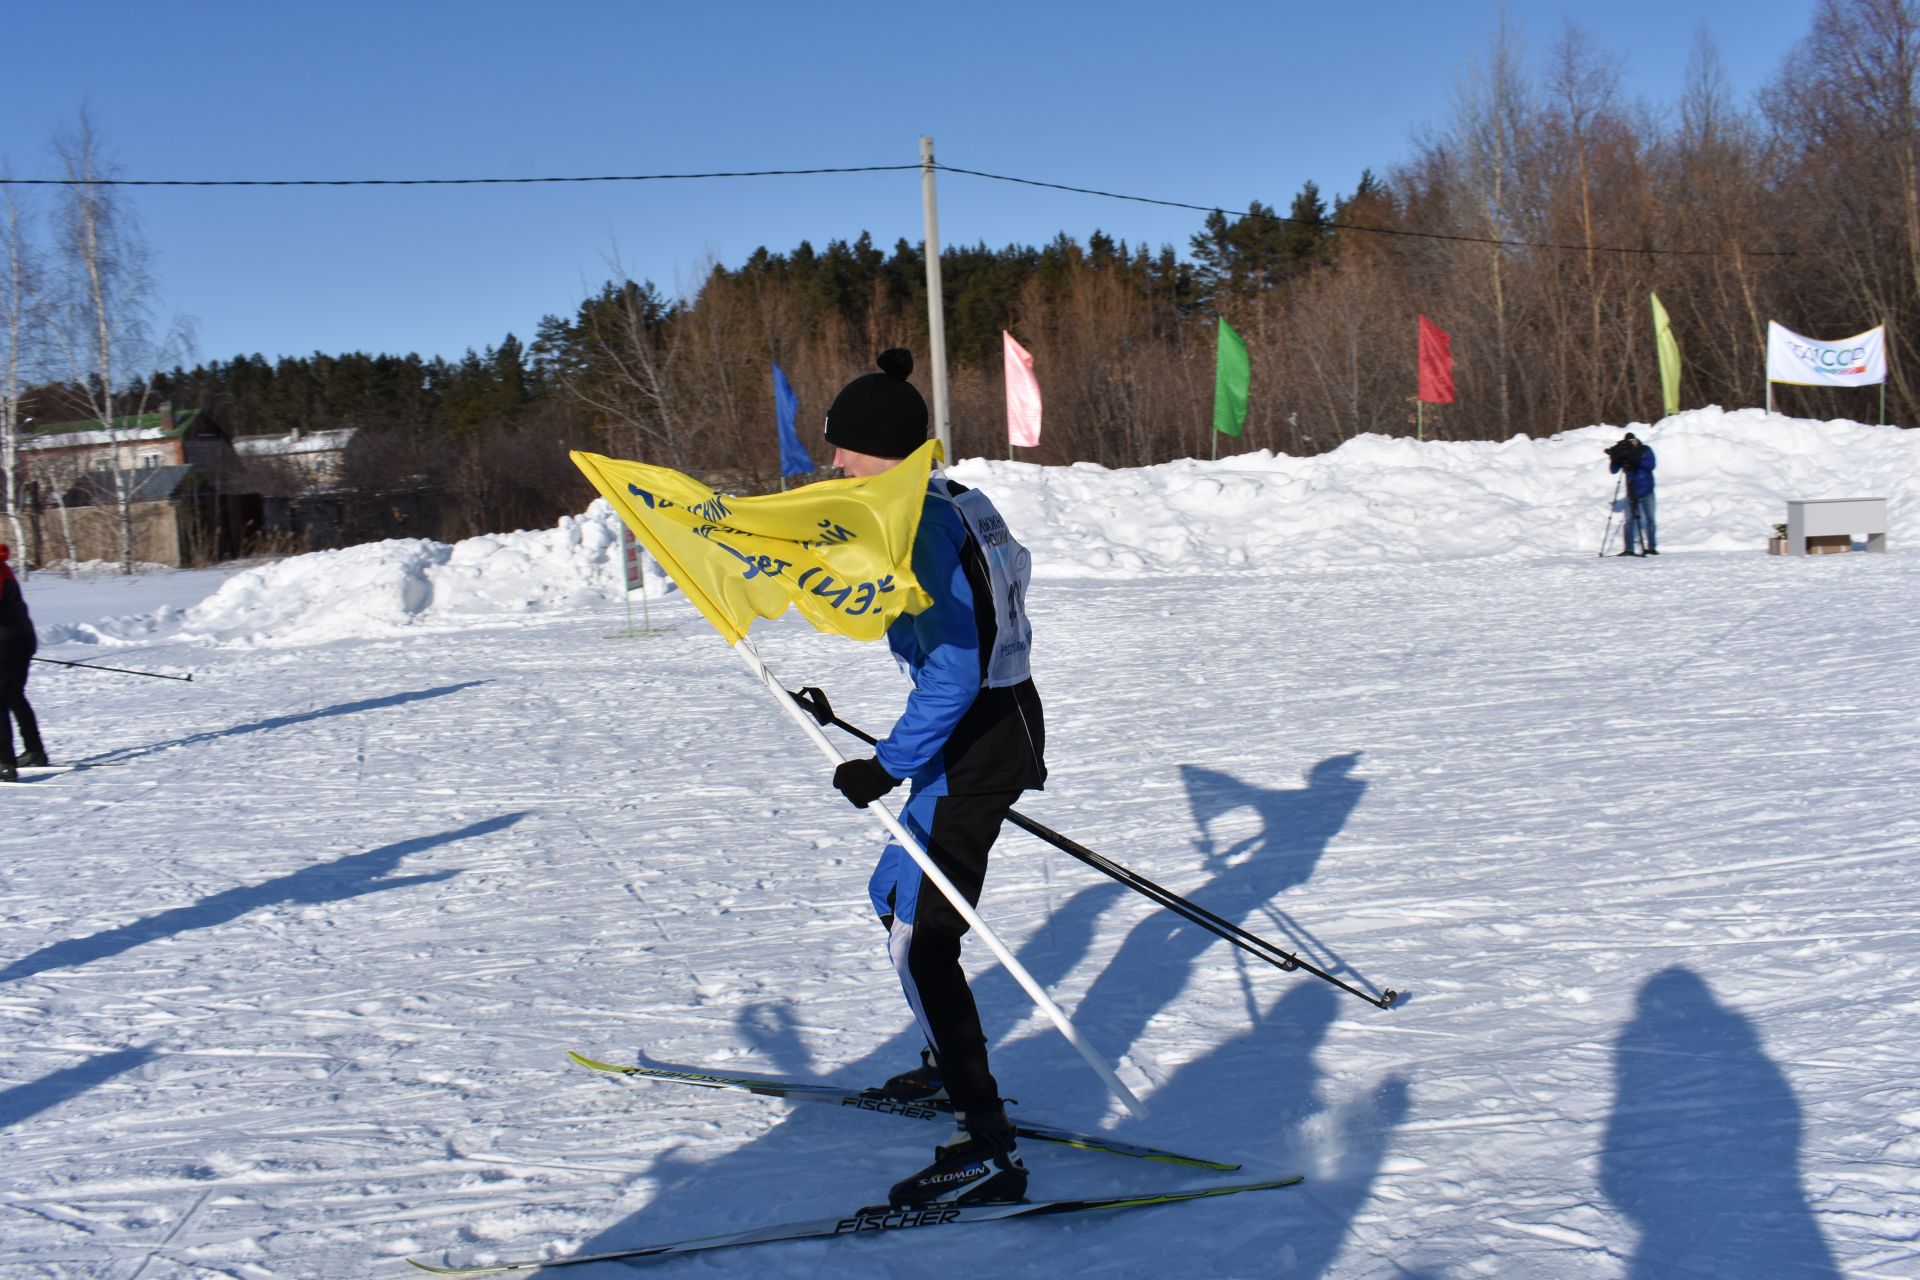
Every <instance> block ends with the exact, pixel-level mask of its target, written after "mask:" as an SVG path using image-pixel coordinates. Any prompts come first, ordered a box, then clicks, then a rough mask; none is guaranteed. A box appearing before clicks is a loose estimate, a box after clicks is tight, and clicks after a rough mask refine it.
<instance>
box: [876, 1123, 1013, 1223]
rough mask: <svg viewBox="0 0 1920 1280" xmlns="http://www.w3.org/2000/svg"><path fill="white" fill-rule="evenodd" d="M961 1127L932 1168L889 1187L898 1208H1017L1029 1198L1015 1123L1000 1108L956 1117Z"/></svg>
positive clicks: (936, 1151)
mask: <svg viewBox="0 0 1920 1280" xmlns="http://www.w3.org/2000/svg"><path fill="white" fill-rule="evenodd" d="M955 1119H956V1120H957V1121H958V1122H959V1128H958V1129H957V1130H956V1131H955V1133H954V1135H953V1138H952V1139H950V1140H949V1141H948V1143H947V1144H946V1145H945V1146H940V1147H935V1148H934V1151H933V1163H932V1164H930V1165H928V1166H927V1167H926V1168H924V1169H922V1170H921V1171H920V1172H918V1173H916V1174H914V1175H913V1176H912V1177H910V1178H903V1179H901V1180H900V1181H899V1182H896V1183H894V1184H893V1189H892V1190H891V1191H889V1192H888V1193H887V1199H888V1202H889V1203H891V1204H892V1205H894V1206H895V1207H896V1208H918V1207H920V1206H922V1205H930V1204H1018V1203H1020V1202H1021V1201H1023V1200H1025V1199H1026V1198H1027V1166H1026V1165H1024V1164H1022V1163H1021V1162H1020V1157H1019V1156H1018V1155H1016V1154H1015V1153H1014V1149H1013V1146H1014V1143H1013V1122H1012V1121H1010V1120H1008V1119H1007V1110H1006V1107H1005V1106H1004V1105H1003V1104H999V1103H996V1104H994V1105H993V1106H992V1108H990V1109H981V1110H978V1111H972V1112H957V1113H956V1114H955Z"/></svg>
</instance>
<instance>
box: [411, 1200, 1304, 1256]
mask: <svg viewBox="0 0 1920 1280" xmlns="http://www.w3.org/2000/svg"><path fill="white" fill-rule="evenodd" d="M1299 1181H1300V1179H1299V1178H1298V1177H1291V1178H1271V1179H1268V1180H1266V1181H1264V1182H1241V1183H1235V1184H1232V1185H1229V1186H1218V1187H1190V1188H1187V1189H1185V1190H1180V1191H1160V1192H1151V1193H1146V1194H1139V1193H1136V1194H1133V1195H1126V1196H1105V1197H1100V1198H1096V1199H1086V1200H1035V1201H1031V1202H1028V1203H1024V1204H983V1205H929V1206H927V1207H925V1208H919V1209H896V1208H893V1207H891V1206H887V1205H880V1206H876V1207H873V1208H867V1209H860V1210H858V1211H856V1212H854V1213H851V1214H848V1215H846V1216H845V1217H839V1218H817V1219H813V1220H811V1221H807V1222H787V1223H782V1224H780V1225H778V1226H771V1227H757V1228H751V1229H749V1230H746V1231H731V1232H726V1233H723V1234H721V1235H713V1236H701V1237H699V1238H698V1239H693V1240H676V1241H673V1242H671V1243H668V1244H654V1245H638V1246H635V1247H632V1248H626V1249H611V1250H608V1251H606V1252H602V1253H591V1254H577V1255H573V1256H567V1255H562V1256H559V1257H554V1258H527V1259H521V1260H519V1261H515V1262H492V1263H482V1264H478V1265H472V1266H441V1265H437V1264H434V1263H428V1262H422V1261H420V1260H419V1259H418V1258H409V1259H407V1261H409V1262H411V1263H412V1264H413V1265H414V1266H415V1267H417V1268H419V1269H420V1270H422V1271H425V1272H429V1273H431V1274H433V1275H440V1276H484V1275H497V1274H500V1273H502V1272H510V1271H545V1270H550V1269H553V1268H556V1267H571V1266H579V1265H581V1264H584V1263H593V1262H631V1261H637V1260H639V1259H641V1258H655V1257H664V1256H666V1255H668V1254H685V1253H705V1252H707V1251H709V1250H713V1249H732V1248H737V1247H739V1246H741V1245H749V1244H776V1243H779V1242H781V1241H788V1240H819V1239H832V1238H835V1237H839V1236H873V1235H879V1234H888V1235H893V1234H901V1233H912V1234H914V1235H915V1236H918V1235H919V1233H921V1232H923V1231H926V1230H928V1229H930V1228H934V1227H955V1226H963V1225H965V1224H967V1223H977V1222H1012V1221H1015V1220H1019V1219H1027V1218H1053V1217H1058V1216H1060V1215H1062V1214H1075V1213H1097V1212H1101V1211H1105V1210H1115V1209H1150V1208H1154V1207H1156V1206H1159V1205H1171V1204H1180V1203H1183V1202H1185V1201H1190V1200H1211V1199H1216V1198H1218V1197H1220V1196H1232V1195H1239V1194H1241V1193H1242V1192H1246V1191H1269V1190H1273V1189H1275V1188H1278V1187H1291V1186H1293V1185H1294V1184H1296V1183H1298V1182H1299Z"/></svg>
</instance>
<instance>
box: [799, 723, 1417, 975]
mask: <svg viewBox="0 0 1920 1280" xmlns="http://www.w3.org/2000/svg"><path fill="white" fill-rule="evenodd" d="M787 696H788V697H790V698H792V699H793V700H794V701H795V702H797V703H799V704H800V705H801V706H802V707H803V708H805V709H806V710H807V711H808V712H809V713H810V714H811V715H812V716H813V718H814V719H815V720H818V721H819V722H820V723H821V724H831V725H834V726H835V727H837V728H840V729H844V730H845V731H846V732H848V733H850V734H852V735H853V736H854V737H856V738H858V739H860V740H861V741H862V742H865V743H866V744H867V745H869V746H872V745H874V744H875V743H876V742H877V741H878V740H877V739H876V738H875V737H874V736H873V735H872V734H870V733H868V732H866V731H865V730H864V729H861V728H859V727H858V726H856V725H852V724H848V723H847V722H846V721H845V720H842V719H841V718H840V717H839V716H837V715H835V714H834V713H833V707H832V706H831V705H830V704H829V703H828V702H827V695H826V693H825V692H824V691H823V690H821V689H818V688H815V687H814V686H812V685H808V686H806V687H805V688H803V689H801V690H800V692H799V693H789V694H788V695H787ZM1007 821H1008V822H1011V823H1013V825H1014V826H1016V827H1019V828H1020V829H1021V830H1022V831H1025V832H1026V833H1028V834H1029V835H1033V836H1037V837H1039V838H1040V839H1042V840H1044V841H1046V842H1047V843H1048V844H1050V845H1052V846H1053V847H1054V848H1056V849H1058V850H1060V851H1061V852H1062V853H1065V854H1069V855H1071V856H1072V857H1075V858H1078V859H1079V860H1080V861H1081V862H1084V863H1086V864H1087V865H1088V866H1090V867H1092V868H1093V869H1094V870H1095V871H1098V872H1100V873H1102V874H1103V875H1106V876H1110V877H1111V878H1113V879H1115V880H1118V881H1119V882H1120V883H1121V884H1123V885H1125V886H1127V888H1129V889H1132V890H1133V891H1134V892H1135V893H1137V894H1139V895H1140V896H1141V897H1143V898H1146V899H1148V900H1149V901H1151V902H1154V903H1156V904H1158V905H1159V906H1162V907H1165V908H1166V909H1167V910H1169V911H1171V912H1173V913H1174V914H1175V915H1178V916H1182V917H1184V918H1185V919H1187V920H1188V921H1190V922H1191V923H1193V924H1197V925H1199V926H1200V927H1201V928H1203V929H1205V930H1207V931H1208V932H1209V933H1212V934H1215V935H1216V936H1218V937H1221V938H1224V939H1226V940H1227V941H1228V942H1231V943H1232V944H1233V945H1234V946H1236V947H1239V948H1240V949H1241V950H1242V951H1245V952H1247V953H1248V954H1249V955H1253V956H1257V957H1259V958H1260V959H1262V960H1265V961H1266V962H1267V963H1268V964H1270V965H1272V966H1273V967H1274V968H1276V969H1279V970H1280V971H1281V972H1283V973H1292V972H1294V971H1295V970H1304V971H1305V972H1307V973H1310V974H1312V975H1313V976H1314V977H1316V978H1321V979H1324V980H1325V981H1327V982H1331V983H1332V984H1333V985H1334V986H1336V987H1339V988H1340V989H1341V990H1342V991H1345V992H1347V993H1349V994H1351V995H1356V996H1359V997H1360V998H1361V999H1362V1000H1365V1001H1366V1002H1367V1003H1368V1004H1370V1005H1373V1006H1374V1007H1375V1008H1379V1009H1386V1008H1391V1007H1392V1005H1393V1002H1394V1001H1396V1000H1398V999H1399V998H1400V993H1399V992H1398V991H1395V990H1394V989H1393V988H1391V987H1388V988H1387V989H1386V990H1385V992H1383V993H1382V994H1381V995H1378V996H1375V995H1371V994H1369V993H1367V992H1365V991H1362V990H1361V989H1360V988H1358V987H1355V986H1352V985H1350V984H1348V983H1345V982H1342V981H1341V980H1340V979H1339V978H1336V977H1334V976H1333V975H1332V974H1331V973H1328V972H1327V971H1326V970H1325V969H1322V968H1319V967H1318V966H1316V965H1313V964H1311V963H1309V962H1307V961H1305V960H1302V959H1301V958H1300V957H1299V956H1296V955H1294V954H1292V953H1291V952H1288V951H1283V950H1282V949H1281V948H1279V947H1277V946H1275V945H1274V944H1273V943H1271V942H1268V941H1267V940H1266V939H1265V938H1262V937H1260V936H1258V935H1257V934H1252V933H1248V932H1247V931H1246V930H1245V929H1242V928H1241V927H1240V926H1239V925H1237V924H1235V923H1233V921H1231V920H1223V919H1222V918H1220V917H1219V916H1217V915H1215V914H1214V913H1213V912H1211V911H1208V910H1207V909H1206V908H1205V907H1202V906H1200V905H1199V904H1197V903H1193V902H1189V901H1188V900H1187V899H1185V898H1183V897H1181V896H1180V895H1179V894H1177V893H1175V892H1173V891H1172V890H1171V889H1165V888H1162V887H1161V886H1160V885H1157V884H1155V883H1154V882H1153V881H1151V880H1149V879H1147V878H1146V877H1145V876H1143V875H1141V874H1139V873H1138V872H1136V871H1132V870H1130V869H1128V868H1126V867H1123V866H1121V865H1120V864H1119V863H1117V862H1115V861H1113V860H1112V859H1111V858H1107V857H1105V856H1103V855H1101V854H1098V853H1095V852H1094V851H1093V850H1092V849H1089V848H1087V847H1086V846H1085V845H1083V844H1081V843H1079V842H1078V841H1076V840H1072V839H1069V838H1068V837H1066V836H1063V835H1061V834H1060V833H1059V832H1058V831H1055V830H1053V829H1052V828H1051V827H1047V826H1043V825H1042V824H1040V823H1038V822H1035V821H1034V820H1033V819H1032V818H1029V817H1027V816H1026V815H1025V814H1023V813H1020V812H1019V811H1018V810H1008V811H1007Z"/></svg>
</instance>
